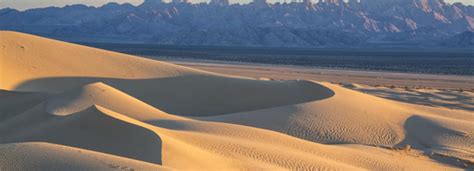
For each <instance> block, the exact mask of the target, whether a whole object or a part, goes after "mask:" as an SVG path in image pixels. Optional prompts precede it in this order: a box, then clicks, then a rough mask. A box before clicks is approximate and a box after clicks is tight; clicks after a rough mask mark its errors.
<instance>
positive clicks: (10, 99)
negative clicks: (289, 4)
mask: <svg viewBox="0 0 474 171" xmlns="http://www.w3.org/2000/svg"><path fill="white" fill-rule="evenodd" d="M0 62H1V63H0V89H2V91H1V92H0V170H31V169H39V170H70V169H79V170H107V169H124V170H169V169H171V170H174V169H177V170H256V169H264V170H281V169H290V170H366V169H371V170H462V169H466V168H468V169H469V168H471V169H472V168H474V113H473V112H472V111H470V110H465V109H449V108H446V107H440V106H428V105H423V104H417V103H407V102H406V101H405V102H402V101H395V100H391V99H387V98H381V97H377V96H374V95H370V94H366V93H363V92H362V91H357V90H352V89H349V88H346V87H347V86H344V85H338V84H331V83H328V82H317V81H313V80H273V79H254V78H250V77H242V76H230V75H225V74H218V73H213V72H209V71H203V70H198V69H192V68H188V67H184V66H178V65H174V64H170V63H166V62H160V61H155V60H150V59H145V58H140V57H136V56H130V55H125V54H119V53H114V52H109V51H104V50H99V49H94V48H89V47H84V46H79V45H75V44H71V43H65V42H60V41H55V40H50V39H46V38H41V37H37V36H33V35H27V34H22V33H16V32H7V31H2V32H0ZM353 86H354V85H353ZM354 87H357V86H354ZM400 91H401V90H400Z"/></svg>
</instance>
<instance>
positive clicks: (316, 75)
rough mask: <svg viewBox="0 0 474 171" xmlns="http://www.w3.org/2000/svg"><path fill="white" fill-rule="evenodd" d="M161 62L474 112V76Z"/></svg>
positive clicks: (218, 62) (197, 61)
mask: <svg viewBox="0 0 474 171" xmlns="http://www.w3.org/2000/svg"><path fill="white" fill-rule="evenodd" d="M160 60H162V61H166V62H170V63H174V64H177V65H182V66H186V67H193V68H197V69H201V70H206V71H210V72H216V73H221V74H229V75H237V76H245V77H252V78H256V79H275V80H280V79H281V80H295V79H300V80H315V81H323V82H331V83H334V84H339V85H342V86H344V87H345V88H350V89H353V90H358V91H361V92H364V93H368V94H372V95H376V96H379V97H383V98H388V99H393V100H397V101H402V102H407V103H415V104H422V105H428V106H438V107H446V108H451V109H462V110H468V111H474V76H453V75H429V74H411V73H391V72H371V71H352V70H336V69H319V68H305V67H298V66H282V65H266V64H254V63H239V62H222V61H212V60H193V59H160Z"/></svg>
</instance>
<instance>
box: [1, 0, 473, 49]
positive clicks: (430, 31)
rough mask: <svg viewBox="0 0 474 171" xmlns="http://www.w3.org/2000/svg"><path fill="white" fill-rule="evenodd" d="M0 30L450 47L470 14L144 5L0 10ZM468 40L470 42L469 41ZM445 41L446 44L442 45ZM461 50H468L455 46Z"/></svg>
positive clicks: (401, 2)
mask: <svg viewBox="0 0 474 171" xmlns="http://www.w3.org/2000/svg"><path fill="white" fill-rule="evenodd" d="M0 29H4V30H16V31H22V32H27V33H33V34H39V35H42V36H47V37H53V38H59V39H64V40H69V41H82V42H141V43H156V44H178V45H219V46H220V45H225V46H276V47H280V46H284V47H358V46H369V45H378V46H379V45H386V46H457V45H458V44H456V43H452V42H455V40H463V41H465V40H464V39H463V38H462V37H463V36H465V35H472V32H473V31H474V7H473V6H466V5H464V4H461V3H454V4H448V3H445V2H444V1H442V0H383V1H382V0H350V1H348V2H344V1H343V0H325V1H321V2H314V3H312V2H310V1H308V0H304V1H303V2H291V3H274V4H269V3H266V2H265V1H264V0H256V1H255V2H253V3H249V4H243V5H239V4H231V5H229V4H228V1H225V0H213V1H212V2H211V3H209V4H207V3H200V4H190V3H186V1H176V0H175V1H174V2H172V3H163V2H162V1H160V0H146V1H145V2H144V3H143V4H141V5H139V6H133V5H130V4H117V3H109V4H106V5H104V6H102V7H98V8H96V7H88V6H84V5H71V6H66V7H63V8H57V7H49V8H40V9H31V10H26V11H17V10H15V9H9V8H6V9H1V10H0ZM471 37H472V36H471ZM446 41H449V42H448V43H445V42H446ZM461 44H462V45H463V46H464V45H466V44H468V43H461Z"/></svg>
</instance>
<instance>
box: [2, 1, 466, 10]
mask: <svg viewBox="0 0 474 171" xmlns="http://www.w3.org/2000/svg"><path fill="white" fill-rule="evenodd" d="M164 1H165V2H166V0H164ZM190 1H191V2H207V1H209V0H190ZM249 1H250V0H230V2H231V3H247V2H249ZM273 1H276V0H269V2H273ZM445 1H446V2H448V3H453V2H463V3H464V4H469V5H474V0H445ZM108 2H118V3H126V2H128V3H131V4H133V5H139V4H141V3H142V2H143V0H0V8H6V7H9V8H15V9H18V10H25V9H30V8H38V7H48V6H58V7H63V6H65V5H68V4H85V5H92V6H101V5H104V4H106V3H108Z"/></svg>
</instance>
